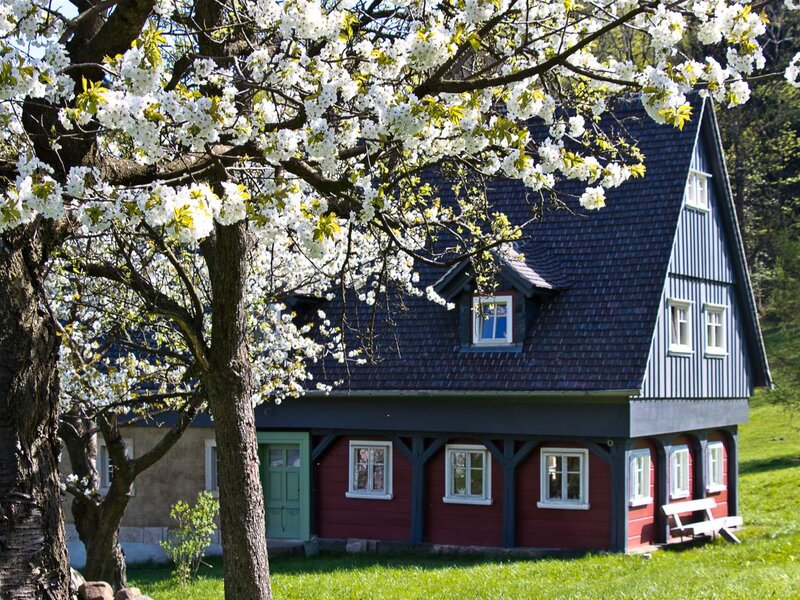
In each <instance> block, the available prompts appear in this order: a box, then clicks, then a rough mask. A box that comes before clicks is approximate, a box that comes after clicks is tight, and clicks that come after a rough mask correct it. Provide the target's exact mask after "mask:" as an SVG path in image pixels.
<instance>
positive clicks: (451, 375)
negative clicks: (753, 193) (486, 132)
mask: <svg viewBox="0 0 800 600" xmlns="http://www.w3.org/2000/svg"><path fill="white" fill-rule="evenodd" d="M694 104H695V110H694V115H695V117H694V118H693V119H692V120H691V122H689V123H687V124H686V126H685V127H684V129H683V131H679V130H677V129H675V128H674V127H671V126H669V125H657V124H655V123H654V122H653V121H652V120H651V119H650V118H649V117H648V116H647V115H646V113H645V112H644V110H643V109H642V107H641V104H640V103H639V101H635V102H633V101H631V102H627V103H625V104H622V105H621V106H620V107H619V108H618V109H617V110H615V116H616V118H617V119H618V120H619V122H620V123H622V124H623V125H624V127H625V128H626V129H627V131H628V133H629V134H630V135H631V136H632V137H633V138H634V139H636V140H638V143H639V147H640V149H641V150H642V152H643V153H644V155H645V165H646V167H647V174H646V176H645V177H644V178H640V179H632V180H630V181H628V182H626V183H625V184H623V185H622V186H621V187H619V188H616V189H614V190H610V191H609V192H608V194H607V206H606V207H605V208H603V209H601V210H599V211H594V212H587V211H585V210H583V209H581V207H580V206H579V205H578V202H577V200H576V199H575V198H574V195H575V194H577V193H580V190H581V189H582V187H581V186H580V185H578V184H572V183H568V184H566V185H564V186H562V187H560V188H559V193H560V198H561V199H562V200H563V201H564V202H565V203H566V204H567V205H568V207H569V209H570V210H551V211H549V212H547V213H546V214H545V216H544V218H543V219H542V220H541V221H539V222H536V223H534V224H533V225H531V226H530V227H529V228H528V229H527V231H526V238H527V240H524V241H523V243H522V245H521V246H520V250H521V251H523V252H524V254H525V257H526V262H525V263H524V265H518V267H515V268H518V270H519V273H520V274H521V275H522V276H523V277H524V278H527V279H528V280H529V281H530V282H531V283H532V285H536V286H540V287H544V288H546V287H548V286H549V287H550V288H554V289H560V290H561V291H559V292H557V293H550V294H548V295H546V296H545V298H544V300H543V302H542V304H541V308H540V312H539V313H538V314H537V316H536V318H535V319H534V322H533V324H532V327H531V328H530V329H529V330H528V332H527V334H526V335H525V338H524V341H523V344H522V349H521V351H516V352H496V351H495V352H491V351H484V352H481V351H474V349H472V351H470V352H463V351H461V344H460V338H459V311H458V310H450V311H448V310H446V309H445V308H444V307H442V306H439V305H436V304H434V303H432V302H429V301H428V300H426V299H425V298H410V299H406V300H405V304H406V306H407V310H406V311H405V312H398V313H394V314H391V315H388V314H386V313H383V312H381V311H379V312H378V314H377V317H378V318H377V320H376V323H377V324H376V331H375V344H376V347H377V356H376V362H375V363H368V364H364V365H357V366H352V365H351V366H349V367H348V368H345V367H343V366H341V365H337V364H333V363H332V362H327V361H326V363H325V364H324V365H323V366H322V369H321V370H320V371H319V372H318V374H317V378H318V379H319V380H323V381H329V382H331V381H335V380H339V379H341V380H343V383H342V385H341V386H339V387H338V389H339V390H341V391H348V390H352V391H371V390H374V391H376V392H379V391H414V390H419V391H423V390H424V391H452V392H456V391H474V392H479V391H483V392H508V391H516V392H535V391H559V392H570V391H573V392H577V391H600V390H607V391H611V390H638V389H639V388H640V386H641V383H642V378H643V375H644V370H645V366H646V363H647V359H648V352H649V349H650V345H651V339H652V335H653V331H654V328H655V322H656V318H657V314H658V310H659V301H660V297H661V293H662V289H663V286H664V281H665V277H666V273H667V266H668V262H669V258H670V254H671V249H672V245H673V239H674V235H675V229H676V226H677V222H678V217H679V214H680V210H681V204H682V200H683V194H684V186H685V182H686V178H687V175H688V169H689V165H690V163H691V160H692V150H693V147H694V143H695V139H696V136H697V132H698V127H699V124H700V122H701V119H700V115H701V113H702V108H701V105H700V101H699V100H698V99H695V100H694ZM570 194H572V196H570ZM489 198H490V201H491V202H492V204H493V206H496V207H497V208H498V209H500V210H503V211H505V212H506V213H507V214H508V215H509V217H510V219H511V222H512V223H513V222H517V223H519V222H524V221H525V220H527V219H528V218H529V217H530V210H531V207H530V204H529V201H528V200H527V199H526V198H527V196H526V191H525V189H524V187H523V186H522V184H520V183H519V182H515V181H508V180H500V181H496V182H494V184H493V186H492V189H491V191H490V194H489ZM420 275H421V279H422V281H421V284H422V287H423V288H424V287H425V286H427V285H432V284H434V283H436V282H437V281H440V280H442V279H443V275H445V273H443V272H442V271H441V270H434V269H431V268H429V267H424V268H423V267H420ZM332 304H333V303H332ZM323 308H325V310H326V311H328V312H329V313H335V312H336V310H335V309H336V307H335V306H332V305H328V306H324V307H323ZM359 312H360V311H359ZM359 318H362V319H363V318H364V314H362V315H360V317H359V316H356V319H351V321H353V324H354V325H356V326H357V325H358V324H359V323H357V322H355V321H357V320H358V319H359ZM361 324H362V325H363V322H362V323H361Z"/></svg>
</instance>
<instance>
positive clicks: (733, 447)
mask: <svg viewBox="0 0 800 600" xmlns="http://www.w3.org/2000/svg"><path fill="white" fill-rule="evenodd" d="M738 514H739V428H738V427H736V426H734V427H732V428H731V429H729V430H728V516H731V517H733V516H736V515H738Z"/></svg>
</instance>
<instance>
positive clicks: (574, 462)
mask: <svg viewBox="0 0 800 600" xmlns="http://www.w3.org/2000/svg"><path fill="white" fill-rule="evenodd" d="M567 470H568V471H569V472H570V473H579V472H580V470H581V458H580V456H568V457H567Z"/></svg>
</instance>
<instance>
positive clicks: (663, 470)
mask: <svg viewBox="0 0 800 600" xmlns="http://www.w3.org/2000/svg"><path fill="white" fill-rule="evenodd" d="M653 442H654V445H655V448H656V494H655V495H656V497H655V498H654V502H655V504H656V506H655V512H656V518H655V521H656V540H655V541H656V543H657V544H666V543H667V541H668V540H669V518H668V517H667V516H666V515H665V514H664V512H663V511H662V510H661V507H662V506H665V505H666V504H667V503H668V502H669V453H670V451H671V450H672V446H671V445H670V444H669V442H668V441H665V439H664V438H658V437H656V438H653Z"/></svg>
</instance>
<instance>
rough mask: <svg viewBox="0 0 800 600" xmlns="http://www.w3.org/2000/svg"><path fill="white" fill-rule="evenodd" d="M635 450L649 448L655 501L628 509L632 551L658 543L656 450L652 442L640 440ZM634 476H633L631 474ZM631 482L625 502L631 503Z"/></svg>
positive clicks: (651, 482) (629, 547)
mask: <svg viewBox="0 0 800 600" xmlns="http://www.w3.org/2000/svg"><path fill="white" fill-rule="evenodd" d="M633 447H634V449H636V450H638V449H640V448H647V449H649V450H650V493H649V494H648V495H649V496H650V497H651V498H653V501H652V502H650V503H649V504H645V505H643V506H631V507H629V508H628V549H629V550H631V549H633V548H636V547H638V546H646V545H648V544H654V543H655V541H656V522H655V519H656V510H658V507H656V505H655V498H656V482H657V480H658V479H657V476H656V475H657V473H656V450H655V447H654V446H653V444H652V442H650V440H647V439H639V440H636V441H635V442H634V445H633ZM631 475H632V474H631ZM630 490H631V482H630V481H628V485H627V487H626V489H625V501H626V502H630Z"/></svg>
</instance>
